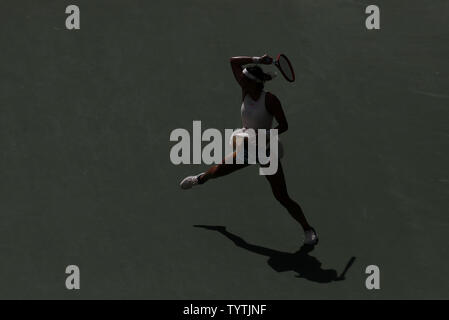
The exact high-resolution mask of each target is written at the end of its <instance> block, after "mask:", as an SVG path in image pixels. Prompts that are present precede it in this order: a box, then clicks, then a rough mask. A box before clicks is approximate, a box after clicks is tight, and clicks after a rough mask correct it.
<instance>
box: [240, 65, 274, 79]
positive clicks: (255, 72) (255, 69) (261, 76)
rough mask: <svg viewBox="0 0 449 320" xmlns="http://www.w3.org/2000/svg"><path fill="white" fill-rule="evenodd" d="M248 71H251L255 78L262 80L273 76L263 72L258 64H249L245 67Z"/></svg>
mask: <svg viewBox="0 0 449 320" xmlns="http://www.w3.org/2000/svg"><path fill="white" fill-rule="evenodd" d="M246 69H247V70H248V72H249V73H251V74H252V75H253V76H255V77H256V78H257V79H259V80H260V81H262V82H265V81H270V80H272V79H273V78H272V77H271V75H269V74H268V73H265V72H264V71H263V69H262V68H261V67H259V66H251V67H248V68H246Z"/></svg>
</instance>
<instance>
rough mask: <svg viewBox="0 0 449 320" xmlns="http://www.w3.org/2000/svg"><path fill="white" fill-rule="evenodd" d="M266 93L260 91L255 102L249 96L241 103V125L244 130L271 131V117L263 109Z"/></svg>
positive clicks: (265, 109) (264, 108)
mask: <svg viewBox="0 0 449 320" xmlns="http://www.w3.org/2000/svg"><path fill="white" fill-rule="evenodd" d="M265 96H266V92H265V91H262V93H261V94H260V97H259V99H258V100H257V101H254V100H253V98H251V96H250V95H249V94H247V95H246V96H245V98H244V99H243V102H242V108H241V114H242V124H243V127H244V128H246V129H271V127H272V125H273V116H272V115H271V114H270V113H269V112H268V110H267V108H266V107H265Z"/></svg>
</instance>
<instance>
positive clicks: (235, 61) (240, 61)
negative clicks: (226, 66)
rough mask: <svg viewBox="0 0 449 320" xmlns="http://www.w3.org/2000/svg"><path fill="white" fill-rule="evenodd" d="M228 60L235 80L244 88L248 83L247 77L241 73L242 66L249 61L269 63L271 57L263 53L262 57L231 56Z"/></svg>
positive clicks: (271, 60)
mask: <svg viewBox="0 0 449 320" xmlns="http://www.w3.org/2000/svg"><path fill="white" fill-rule="evenodd" d="M229 61H230V63H231V68H232V73H233V74H234V77H235V80H237V82H238V83H239V84H240V86H241V87H242V88H244V87H246V86H247V85H248V78H247V77H245V75H244V74H243V66H244V65H246V64H250V63H262V64H271V63H272V62H273V59H272V58H271V57H270V56H269V55H267V54H264V55H263V56H262V57H247V56H240V57H232V58H231V59H230V60H229Z"/></svg>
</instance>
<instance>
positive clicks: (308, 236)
mask: <svg viewBox="0 0 449 320" xmlns="http://www.w3.org/2000/svg"><path fill="white" fill-rule="evenodd" d="M304 244H309V245H312V246H314V245H316V244H318V234H317V233H316V231H315V229H313V228H312V229H310V230H307V231H305V232H304Z"/></svg>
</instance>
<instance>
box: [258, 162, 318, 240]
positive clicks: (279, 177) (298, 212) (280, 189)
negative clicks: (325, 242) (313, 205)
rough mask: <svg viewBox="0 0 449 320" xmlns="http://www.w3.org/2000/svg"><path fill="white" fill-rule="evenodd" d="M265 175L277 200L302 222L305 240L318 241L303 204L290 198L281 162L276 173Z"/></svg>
mask: <svg viewBox="0 0 449 320" xmlns="http://www.w3.org/2000/svg"><path fill="white" fill-rule="evenodd" d="M265 177H266V178H267V180H268V182H269V183H270V186H271V190H272V191H273V195H274V197H275V198H276V200H278V201H279V202H280V203H281V204H282V206H284V207H285V208H286V209H287V211H288V212H289V213H290V215H291V216H292V217H293V218H294V219H295V220H296V221H298V222H299V223H300V224H301V226H302V228H303V229H304V232H305V236H306V239H305V242H306V243H307V244H316V243H318V235H317V234H316V232H315V230H314V229H313V228H312V227H311V226H310V225H309V223H308V221H307V219H306V217H305V215H304V213H303V211H302V209H301V206H300V205H299V204H298V203H296V201H294V200H293V199H292V198H290V196H289V194H288V192H287V185H286V182H285V177H284V172H283V170H282V165H281V163H280V162H279V167H278V171H277V172H276V173H275V174H274V175H266V176H265Z"/></svg>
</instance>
